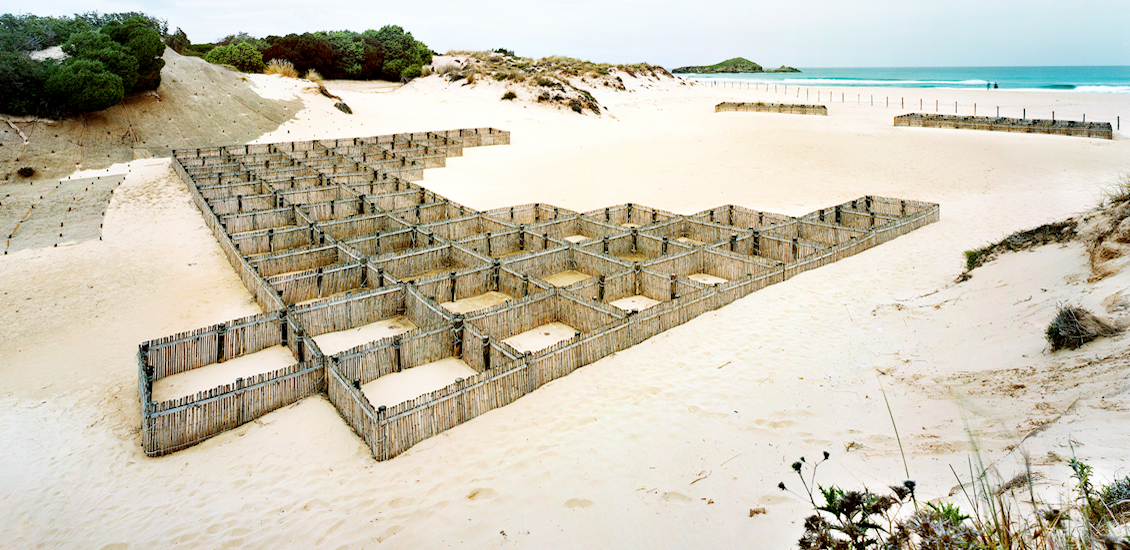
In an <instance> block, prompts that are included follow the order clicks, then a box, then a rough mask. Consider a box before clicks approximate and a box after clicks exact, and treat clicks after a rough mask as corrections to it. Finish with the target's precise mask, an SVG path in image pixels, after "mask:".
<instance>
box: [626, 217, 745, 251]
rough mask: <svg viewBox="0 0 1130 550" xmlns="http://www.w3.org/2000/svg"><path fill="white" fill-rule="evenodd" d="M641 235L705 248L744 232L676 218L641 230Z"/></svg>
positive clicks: (689, 219) (734, 228) (729, 227)
mask: <svg viewBox="0 0 1130 550" xmlns="http://www.w3.org/2000/svg"><path fill="white" fill-rule="evenodd" d="M641 233H644V234H646V235H651V236H653V237H659V238H660V239H662V240H667V241H675V242H677V243H679V244H683V245H688V246H705V245H712V244H717V243H720V242H723V241H728V240H730V239H731V238H734V237H737V236H739V235H741V234H742V233H744V231H743V230H740V229H738V228H736V227H733V226H726V225H720V224H714V223H709V222H706V221H700V220H696V219H693V218H676V219H673V220H670V221H667V222H663V223H659V224H656V225H653V226H651V227H649V228H647V229H644V230H641Z"/></svg>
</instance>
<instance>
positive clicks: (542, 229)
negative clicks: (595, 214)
mask: <svg viewBox="0 0 1130 550" xmlns="http://www.w3.org/2000/svg"><path fill="white" fill-rule="evenodd" d="M528 229H529V230H530V231H531V232H533V233H537V234H541V235H549V237H550V238H552V239H557V240H563V239H565V238H566V237H574V236H577V235H580V236H583V237H586V238H589V239H594V238H600V237H605V236H612V235H618V234H620V233H624V232H625V228H623V227H619V226H614V225H610V224H606V223H601V222H597V221H593V220H590V219H588V218H585V217H582V216H580V215H579V214H570V215H569V216H567V217H566V216H562V217H561V218H558V219H552V220H549V221H543V222H541V223H536V224H534V225H530V226H528Z"/></svg>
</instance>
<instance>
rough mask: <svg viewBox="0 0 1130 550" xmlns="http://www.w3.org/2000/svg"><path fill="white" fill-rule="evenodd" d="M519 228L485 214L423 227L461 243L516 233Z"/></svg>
mask: <svg viewBox="0 0 1130 550" xmlns="http://www.w3.org/2000/svg"><path fill="white" fill-rule="evenodd" d="M517 227H518V226H516V225H512V224H509V223H503V222H500V221H498V220H496V219H494V218H491V217H489V216H486V215H483V214H474V215H471V216H464V217H461V218H454V219H450V220H444V221H440V222H436V223H429V224H427V225H424V226H422V227H421V229H424V230H426V231H431V232H433V233H435V234H436V235H438V236H440V237H442V238H444V239H447V240H449V241H461V240H464V239H468V238H471V237H476V236H479V235H488V234H495V233H505V232H507V231H514V230H515V229H517Z"/></svg>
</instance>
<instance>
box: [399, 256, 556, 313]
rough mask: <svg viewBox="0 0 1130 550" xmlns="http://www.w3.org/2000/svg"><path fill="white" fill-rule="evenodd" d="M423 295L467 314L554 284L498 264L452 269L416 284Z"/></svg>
mask: <svg viewBox="0 0 1130 550" xmlns="http://www.w3.org/2000/svg"><path fill="white" fill-rule="evenodd" d="M412 286H414V287H415V288H416V290H417V291H418V292H419V293H420V294H421V295H422V296H427V297H428V298H430V299H431V300H433V301H435V302H436V303H438V304H439V306H440V307H442V308H443V309H444V310H446V311H449V312H451V313H453V314H455V313H459V314H467V313H471V312H474V311H478V310H481V309H486V308H489V307H494V306H497V305H498V304H501V303H505V302H508V301H510V300H513V299H514V298H521V297H523V296H527V295H529V294H533V293H537V292H542V291H544V290H548V289H550V288H552V287H551V286H550V285H548V284H546V283H543V282H541V281H538V280H536V279H531V278H530V277H529V276H528V275H525V274H519V273H515V272H513V271H510V270H508V269H504V268H502V267H501V266H500V265H498V264H495V265H492V266H486V267H482V268H479V269H472V270H464V271H451V272H449V273H448V274H447V276H440V277H435V278H432V279H430V280H429V281H423V282H420V283H417V284H414V285H412Z"/></svg>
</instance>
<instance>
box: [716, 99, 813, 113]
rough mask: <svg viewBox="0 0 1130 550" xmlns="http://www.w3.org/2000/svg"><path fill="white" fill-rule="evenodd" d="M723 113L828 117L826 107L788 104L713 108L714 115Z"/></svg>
mask: <svg viewBox="0 0 1130 550" xmlns="http://www.w3.org/2000/svg"><path fill="white" fill-rule="evenodd" d="M724 111H746V112H758V113H785V114H790V115H819V116H828V107H826V106H824V105H800V104H790V103H763V102H760V101H759V102H756V103H733V102H722V103H719V104H718V105H715V106H714V112H715V113H721V112H724Z"/></svg>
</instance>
